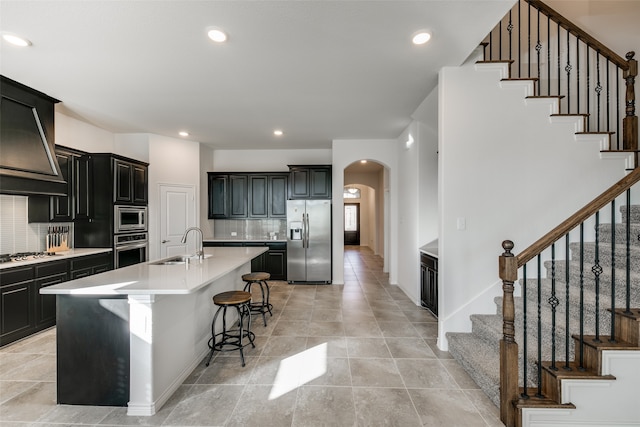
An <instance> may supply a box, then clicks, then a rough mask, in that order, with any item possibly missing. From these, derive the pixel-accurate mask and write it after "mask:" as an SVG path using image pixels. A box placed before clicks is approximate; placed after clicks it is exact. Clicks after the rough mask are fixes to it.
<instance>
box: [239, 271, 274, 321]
mask: <svg viewBox="0 0 640 427" xmlns="http://www.w3.org/2000/svg"><path fill="white" fill-rule="evenodd" d="M270 278H271V274H269V273H265V272H262V271H254V272H253V273H247V274H243V275H242V280H244V281H245V282H246V284H245V285H244V290H245V291H247V292H251V285H254V284H255V285H258V286H259V287H260V294H261V296H262V300H261V301H256V302H251V303H250V304H249V308H250V309H251V311H252V312H253V313H260V314H262V321H263V322H264V326H267V316H266V315H265V314H266V313H269V315H271V316H273V312H272V311H271V310H272V309H273V304H271V303H270V302H269V293H270V292H271V291H270V290H269V283H267V280H269V279H270Z"/></svg>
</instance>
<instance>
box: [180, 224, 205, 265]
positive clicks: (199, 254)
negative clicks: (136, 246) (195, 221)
mask: <svg viewBox="0 0 640 427" xmlns="http://www.w3.org/2000/svg"><path fill="white" fill-rule="evenodd" d="M191 230H195V231H197V232H198V233H200V246H199V247H198V248H199V249H198V250H196V256H197V257H198V259H204V248H203V245H204V243H203V240H204V238H203V237H202V230H200V229H199V228H198V227H189V228H187V229H186V230H185V232H184V235H183V236H182V240H181V242H182V243H187V234H189V232H190V231H191Z"/></svg>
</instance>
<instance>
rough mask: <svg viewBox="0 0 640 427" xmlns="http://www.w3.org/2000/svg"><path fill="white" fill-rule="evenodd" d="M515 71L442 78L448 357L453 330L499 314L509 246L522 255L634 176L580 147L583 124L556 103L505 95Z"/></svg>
mask: <svg viewBox="0 0 640 427" xmlns="http://www.w3.org/2000/svg"><path fill="white" fill-rule="evenodd" d="M505 71H506V70H505V69H502V70H495V69H494V71H476V66H475V65H474V64H472V63H471V64H469V63H468V64H465V65H464V66H462V67H446V68H444V69H442V70H441V72H440V80H439V91H440V93H439V95H438V97H439V114H440V120H439V147H438V148H439V152H440V155H439V156H440V164H439V169H438V172H439V179H438V181H439V195H440V205H439V209H440V214H439V216H440V231H439V238H440V240H439V255H440V260H439V266H438V267H439V271H438V272H439V289H440V295H439V308H438V310H439V334H438V335H439V337H438V345H439V346H440V348H442V349H446V348H447V343H446V338H445V336H444V333H445V332H447V331H468V330H470V326H471V323H470V320H469V315H470V314H472V313H483V312H484V313H490V312H495V305H494V304H493V297H494V295H497V294H499V293H500V288H501V287H500V283H499V279H498V271H497V266H498V256H499V255H500V254H501V253H502V248H501V242H502V240H505V239H509V240H513V241H514V242H515V252H516V253H518V252H519V251H521V250H523V249H525V248H526V247H527V245H529V244H531V243H532V242H533V241H535V240H536V239H538V238H539V237H541V236H542V235H544V233H546V232H548V231H549V230H550V229H551V228H553V227H554V226H556V225H558V224H559V223H560V222H562V221H563V220H564V219H566V218H567V217H568V216H570V215H571V214H572V213H573V212H575V211H576V210H577V209H579V208H580V207H582V206H583V205H584V204H585V203H587V202H588V201H589V200H591V199H592V198H593V197H595V196H596V195H597V194H599V193H600V192H602V191H603V190H604V189H605V188H607V187H608V186H610V185H611V184H613V183H614V182H616V181H617V180H618V179H620V178H621V177H622V176H623V175H624V161H623V160H601V159H600V153H599V150H600V146H599V144H600V143H599V142H598V141H592V142H585V141H581V142H577V141H576V140H575V130H576V128H575V124H571V123H554V124H552V123H551V120H550V118H549V114H550V113H551V112H552V111H553V110H552V109H551V107H550V106H549V103H548V102H547V103H545V102H544V101H543V102H541V101H540V100H537V101H525V94H526V93H525V90H524V89H523V88H522V87H520V88H518V89H514V88H501V84H500V79H501V78H502V77H503V73H504V72H505ZM458 219H464V220H465V221H466V228H465V229H464V230H458V229H457V226H456V224H457V221H458Z"/></svg>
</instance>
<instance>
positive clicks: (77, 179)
mask: <svg viewBox="0 0 640 427" xmlns="http://www.w3.org/2000/svg"><path fill="white" fill-rule="evenodd" d="M56 158H57V160H58V165H59V166H60V169H61V172H62V176H63V177H64V179H65V181H66V182H67V195H66V196H29V201H28V203H29V213H28V220H29V222H71V221H85V220H90V219H91V218H92V215H93V198H92V193H91V186H92V180H93V171H92V167H91V165H92V163H91V157H90V156H89V155H88V153H85V152H82V151H78V150H74V149H71V148H67V147H62V146H56Z"/></svg>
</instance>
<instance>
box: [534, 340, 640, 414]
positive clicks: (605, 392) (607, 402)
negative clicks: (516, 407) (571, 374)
mask: <svg viewBox="0 0 640 427" xmlns="http://www.w3.org/2000/svg"><path fill="white" fill-rule="evenodd" d="M602 362H603V368H602V370H603V372H602V373H603V375H613V376H614V377H616V379H615V380H566V379H565V380H562V400H563V401H562V403H572V404H573V405H575V408H572V409H564V408H554V409H538V408H523V409H522V426H523V427H541V426H545V427H556V426H557V427H560V426H594V427H595V426H598V427H614V426H615V427H622V426H625V427H630V426H640V395H638V391H637V388H638V384H640V369H638V367H639V366H640V351H621V350H618V351H603V352H602Z"/></svg>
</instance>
